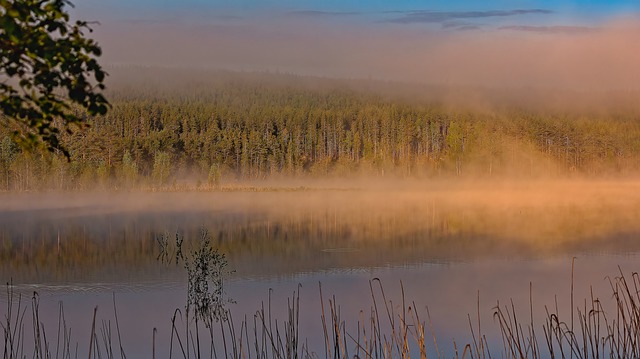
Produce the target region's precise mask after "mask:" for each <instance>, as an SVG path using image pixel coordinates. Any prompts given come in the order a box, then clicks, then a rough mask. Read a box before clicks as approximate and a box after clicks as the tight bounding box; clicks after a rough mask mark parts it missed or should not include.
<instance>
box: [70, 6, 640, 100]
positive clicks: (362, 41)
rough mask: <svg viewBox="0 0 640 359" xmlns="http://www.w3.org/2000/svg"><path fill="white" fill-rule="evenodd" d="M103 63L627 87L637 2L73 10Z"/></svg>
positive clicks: (637, 77) (636, 58) (632, 81)
mask: <svg viewBox="0 0 640 359" xmlns="http://www.w3.org/2000/svg"><path fill="white" fill-rule="evenodd" d="M72 14H73V16H74V17H77V18H82V19H84V20H90V21H97V22H99V24H96V25H94V32H93V34H92V36H94V37H95V38H96V39H97V40H98V41H99V43H100V45H101V46H102V47H103V50H104V51H103V53H104V55H103V59H102V60H103V62H104V63H106V64H109V65H116V66H122V65H144V66H172V67H173V66H176V67H194V68H223V69H232V70H258V71H279V72H287V73H295V74H302V75H314V76H328V77H347V78H375V79H381V80H397V81H410V82H420V83H434V84H447V85H458V84H460V85H481V86H559V87H569V88H580V89H587V90H590V89H595V88H603V87H606V88H615V89H629V88H636V86H638V85H637V84H638V83H640V73H639V71H638V70H637V67H638V66H636V64H637V63H640V46H639V45H636V43H637V41H636V39H637V38H640V37H639V36H640V32H639V30H640V16H639V15H640V2H639V1H637V0H633V1H631V0H610V1H602V0H576V1H549V0H544V1H533V0H489V1H477V0H476V1H471V0H452V1H416V0H396V1H380V0H371V1H357V0H342V1H339V0H324V1H317V0H298V1H293V0H237V1H221V0H183V1H168V0H109V1H103V0H77V1H76V2H75V8H74V9H73V10H72Z"/></svg>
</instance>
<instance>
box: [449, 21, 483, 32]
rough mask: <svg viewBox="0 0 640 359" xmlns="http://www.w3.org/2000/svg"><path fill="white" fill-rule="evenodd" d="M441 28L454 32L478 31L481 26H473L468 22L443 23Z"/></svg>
mask: <svg viewBox="0 0 640 359" xmlns="http://www.w3.org/2000/svg"><path fill="white" fill-rule="evenodd" d="M442 28H443V29H445V30H455V31H470V30H480V29H482V26H481V25H479V24H473V23H469V22H457V21H456V22H453V21H452V22H443V23H442Z"/></svg>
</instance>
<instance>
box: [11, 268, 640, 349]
mask: <svg viewBox="0 0 640 359" xmlns="http://www.w3.org/2000/svg"><path fill="white" fill-rule="evenodd" d="M609 283H610V288H611V293H608V294H609V295H606V296H605V297H603V298H606V300H607V302H606V303H603V300H604V299H600V298H599V297H597V296H595V295H594V293H593V291H591V295H590V297H589V298H584V300H583V303H584V304H582V305H581V306H574V298H573V282H572V288H571V307H572V308H574V309H573V310H572V311H571V312H570V313H565V314H564V316H563V315H562V314H561V313H559V311H558V305H557V301H556V303H555V306H554V307H548V306H545V312H546V315H545V316H544V318H542V323H541V324H539V325H538V324H537V323H536V322H534V315H533V307H534V303H533V301H532V300H531V299H530V302H529V309H530V313H531V314H530V316H529V318H527V319H526V320H524V321H523V320H522V319H521V318H519V317H518V316H517V315H516V306H515V304H514V303H513V301H510V303H509V304H508V305H502V304H500V303H497V305H496V306H495V308H494V311H493V317H494V323H495V324H496V325H497V329H498V330H497V332H498V333H500V334H499V336H500V338H490V339H491V340H488V338H487V336H486V334H484V333H483V332H482V328H483V326H482V323H481V322H480V314H481V313H480V306H479V304H478V313H477V314H478V316H477V321H476V320H472V317H471V315H468V321H469V331H470V335H471V340H470V342H468V343H464V344H461V345H459V343H456V342H455V340H454V342H453V348H454V352H453V355H451V354H447V353H444V352H442V351H441V350H440V348H439V346H438V343H439V341H438V339H437V338H436V335H435V331H434V328H433V325H432V323H431V319H430V315H429V310H428V309H426V310H425V312H423V313H419V312H418V311H417V310H416V308H417V306H416V304H415V302H410V303H409V302H408V301H406V300H405V297H404V287H403V286H402V283H401V287H400V288H401V293H399V294H400V295H401V297H402V303H401V305H400V308H402V309H401V311H400V312H397V311H396V309H394V308H397V307H394V305H392V302H391V301H390V300H389V299H388V297H387V295H386V293H385V291H384V287H383V285H382V283H381V282H380V281H379V280H378V279H375V278H374V279H372V280H371V281H370V286H369V287H370V300H371V303H370V311H369V312H368V315H365V314H363V313H365V312H361V315H360V316H359V319H358V320H357V323H356V324H357V325H356V328H357V329H356V330H355V331H348V330H347V328H348V327H349V328H351V326H350V325H351V324H353V323H347V322H346V321H345V320H344V319H343V318H342V317H341V312H340V305H339V304H338V302H337V300H336V298H335V296H331V297H330V298H325V296H324V293H323V291H322V285H321V284H320V285H319V295H320V299H321V302H322V307H321V309H320V313H319V320H320V321H321V324H322V326H321V327H322V331H323V333H322V336H323V342H324V353H321V352H320V353H318V352H313V351H311V350H310V348H309V344H308V341H307V340H306V339H304V338H302V337H301V336H300V322H299V318H300V310H301V308H300V287H298V289H297V290H296V291H294V292H293V294H292V295H291V296H290V297H289V299H288V301H287V316H286V318H285V319H284V320H278V319H275V318H274V316H273V315H272V306H273V303H272V301H271V293H269V297H268V300H267V303H266V304H265V303H264V302H263V304H262V306H261V308H259V309H258V310H257V311H256V312H255V314H254V315H253V317H252V318H247V317H246V316H245V317H244V318H241V320H240V321H239V322H236V319H235V318H234V317H233V315H232V312H231V311H230V310H229V309H227V308H224V309H222V308H221V307H218V308H217V309H218V310H223V311H224V312H223V313H221V312H220V311H218V310H216V311H204V312H200V313H198V314H197V315H196V314H195V312H191V313H190V310H191V309H190V308H189V306H187V308H186V309H185V310H184V311H183V310H182V309H180V308H179V309H176V310H175V312H174V315H173V317H172V319H171V323H170V325H171V338H170V347H169V352H168V353H166V352H163V353H158V352H157V351H156V342H155V332H156V330H155V328H154V329H153V334H154V342H153V347H152V348H150V352H151V353H150V354H151V357H153V358H155V357H156V355H157V356H158V357H169V358H174V357H175V358H204V357H210V358H219V357H225V358H317V357H321V356H322V354H324V357H325V358H350V357H356V358H410V357H416V358H417V357H419V358H427V357H437V358H444V357H451V356H453V357H455V358H492V357H507V358H568V357H571V358H638V357H640V340H639V338H640V275H639V274H638V273H635V272H634V273H631V274H630V275H625V274H624V273H623V272H622V270H621V269H619V275H618V276H615V277H611V278H609ZM7 298H8V300H7V308H6V315H5V318H4V321H3V322H2V325H1V326H2V330H3V358H5V359H6V358H25V357H33V358H72V357H79V356H81V355H84V353H81V352H80V349H79V343H73V341H72V337H71V334H72V333H71V328H69V326H68V324H67V322H66V319H65V311H64V306H63V304H62V303H61V304H60V306H59V315H58V323H57V327H55V330H56V331H55V333H52V332H51V331H50V330H45V324H44V323H42V322H41V321H40V314H39V296H38V294H37V293H35V292H34V294H33V296H32V298H31V305H30V306H28V305H25V303H24V302H25V300H24V299H23V297H22V295H21V294H17V293H16V292H15V291H14V287H13V285H12V283H8V284H7ZM530 298H531V296H530ZM478 302H479V301H478ZM607 306H611V308H613V309H612V310H610V311H605V310H604V308H605V307H607ZM113 309H114V324H115V330H113V328H112V324H111V321H103V322H102V324H101V325H100V326H98V325H97V323H96V320H95V318H96V312H97V308H96V309H95V310H94V313H93V322H92V326H91V328H90V332H91V336H90V338H91V339H90V342H89V345H88V354H87V356H88V358H90V359H91V358H115V357H120V358H126V354H125V350H124V349H123V346H122V335H126V332H125V333H122V334H121V330H120V326H119V322H118V316H117V307H116V300H115V295H114V300H113ZM25 333H32V336H30V335H29V336H28V335H26V334H25ZM500 339H501V340H502V344H503V345H502V347H500V346H495V345H494V346H493V347H492V346H491V345H490V344H489V343H495V342H496V340H500Z"/></svg>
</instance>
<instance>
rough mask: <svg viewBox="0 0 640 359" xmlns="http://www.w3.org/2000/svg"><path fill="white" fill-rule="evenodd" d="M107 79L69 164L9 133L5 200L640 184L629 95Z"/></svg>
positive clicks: (158, 76)
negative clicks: (324, 187)
mask: <svg viewBox="0 0 640 359" xmlns="http://www.w3.org/2000/svg"><path fill="white" fill-rule="evenodd" d="M109 71H110V72H111V73H112V74H113V76H112V79H111V80H112V82H111V84H110V88H109V93H108V96H109V98H110V99H111V102H112V104H113V109H112V110H111V111H109V113H108V114H106V115H105V116H94V117H92V116H88V115H86V114H84V113H83V112H82V111H81V110H79V109H78V110H77V114H78V115H79V116H86V121H87V123H89V125H90V128H88V129H87V130H85V131H82V132H77V133H74V134H63V135H61V142H62V144H63V146H64V147H65V148H67V149H68V150H69V153H70V156H71V160H70V161H66V159H65V158H64V156H62V155H61V154H55V153H53V154H52V153H48V152H46V151H43V152H37V153H34V152H26V151H22V150H21V149H20V148H19V147H18V146H16V144H15V143H13V141H12V140H11V138H10V136H9V133H6V132H0V189H2V190H19V191H23V190H38V189H63V190H71V189H93V188H102V189H127V188H148V189H151V188H156V189H158V188H170V187H176V186H177V187H179V186H189V187H192V188H196V187H198V188H203V189H205V188H216V187H217V186H220V185H223V184H225V183H229V182H232V181H241V180H257V179H266V178H283V177H289V176H295V177H303V178H307V177H314V178H316V177H322V178H324V177H336V176H338V177H343V176H375V177H384V176H387V177H388V176H396V177H414V178H431V177H449V176H456V177H467V178H468V177H473V178H476V177H480V178H493V177H505V176H508V177H517V178H543V177H544V178H547V177H563V176H575V175H584V176H591V177H602V176H613V175H625V176H627V175H634V174H636V173H637V168H639V166H638V164H640V121H639V117H638V116H639V115H640V111H638V110H634V106H633V102H632V99H633V97H634V95H635V94H631V93H625V94H619V93H618V94H611V93H585V94H579V93H574V94H570V93H564V94H563V96H558V94H557V93H545V92H544V91H542V90H536V91H534V90H526V89H525V90H522V89H515V90H514V89H511V90H510V89H497V90H495V89H494V90H491V89H466V90H460V89H456V90H455V91H454V90H452V89H448V90H447V91H443V90H442V89H438V88H435V87H428V86H422V87H420V86H412V85H403V84H398V83H387V82H376V81H367V80H337V79H327V78H313V77H297V76H293V75H286V74H269V73H230V72H215V71H205V72H202V73H195V72H185V71H182V70H175V69H150V68H128V69H127V68H119V69H118V68H116V69H111V70H109ZM612 99H615V101H614V100H612ZM627 100H628V101H627ZM0 131H4V130H3V129H0Z"/></svg>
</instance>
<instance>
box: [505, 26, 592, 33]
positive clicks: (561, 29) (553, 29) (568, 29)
mask: <svg viewBox="0 0 640 359" xmlns="http://www.w3.org/2000/svg"><path fill="white" fill-rule="evenodd" d="M498 29H499V30H508V31H523V32H533V33H541V34H585V33H592V32H595V31H598V30H600V29H598V28H596V27H589V26H566V25H559V26H529V25H526V26H525V25H511V26H501V27H499V28H498Z"/></svg>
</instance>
